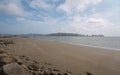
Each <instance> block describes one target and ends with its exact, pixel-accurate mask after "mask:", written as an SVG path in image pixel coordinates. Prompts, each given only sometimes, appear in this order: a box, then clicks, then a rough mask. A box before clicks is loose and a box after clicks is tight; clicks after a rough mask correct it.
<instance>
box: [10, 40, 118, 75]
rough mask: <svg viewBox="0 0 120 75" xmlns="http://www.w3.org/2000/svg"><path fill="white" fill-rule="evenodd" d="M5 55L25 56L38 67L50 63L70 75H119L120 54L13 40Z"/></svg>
mask: <svg viewBox="0 0 120 75" xmlns="http://www.w3.org/2000/svg"><path fill="white" fill-rule="evenodd" d="M12 39H13V40H14V42H15V44H14V45H9V46H8V48H9V50H8V52H9V53H11V54H14V55H25V56H27V57H29V58H30V59H33V60H37V61H39V62H40V64H43V65H44V64H45V63H50V64H51V66H52V67H55V68H58V69H60V70H61V71H63V72H64V71H70V72H72V74H73V75H78V74H79V73H81V74H82V75H84V73H85V72H90V73H92V74H93V75H120V51H117V50H109V49H103V48H94V47H87V46H77V45H70V44H64V43H59V42H52V41H45V40H38V39H32V38H12Z"/></svg>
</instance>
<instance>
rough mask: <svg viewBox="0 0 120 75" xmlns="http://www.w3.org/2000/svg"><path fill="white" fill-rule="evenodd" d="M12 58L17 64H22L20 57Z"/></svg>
mask: <svg viewBox="0 0 120 75" xmlns="http://www.w3.org/2000/svg"><path fill="white" fill-rule="evenodd" d="M13 58H14V60H15V61H16V62H17V63H18V64H19V65H22V64H23V61H22V59H20V58H19V57H17V56H16V57H13Z"/></svg>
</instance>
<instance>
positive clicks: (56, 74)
mask: <svg viewBox="0 0 120 75" xmlns="http://www.w3.org/2000/svg"><path fill="white" fill-rule="evenodd" d="M50 75H58V72H57V71H51V72H50Z"/></svg>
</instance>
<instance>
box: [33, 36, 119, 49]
mask: <svg viewBox="0 0 120 75" xmlns="http://www.w3.org/2000/svg"><path fill="white" fill-rule="evenodd" d="M33 38H36V39H41V40H48V41H57V42H62V43H67V44H73V45H84V46H92V47H100V48H109V49H115V50H120V37H79V36H36V37H33Z"/></svg>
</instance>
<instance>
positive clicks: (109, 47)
mask: <svg viewBox="0 0 120 75" xmlns="http://www.w3.org/2000/svg"><path fill="white" fill-rule="evenodd" d="M31 39H36V40H43V41H49V42H57V43H63V44H68V45H76V46H85V47H93V48H101V49H108V50H116V51H120V49H118V48H110V47H101V46H93V45H85V44H75V43H67V42H63V41H55V40H45V39H40V38H31Z"/></svg>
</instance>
